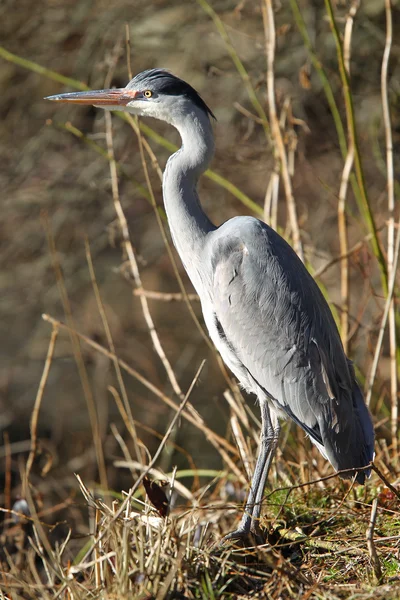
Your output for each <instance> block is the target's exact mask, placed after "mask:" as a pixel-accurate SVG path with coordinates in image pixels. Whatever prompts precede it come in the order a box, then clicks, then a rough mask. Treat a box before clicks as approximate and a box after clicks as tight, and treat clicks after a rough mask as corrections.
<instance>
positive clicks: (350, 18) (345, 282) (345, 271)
mask: <svg viewBox="0 0 400 600" xmlns="http://www.w3.org/2000/svg"><path fill="white" fill-rule="evenodd" d="M358 4H359V0H355V1H354V2H353V4H352V6H351V8H350V11H349V13H348V15H347V19H346V25H345V30H344V41H343V56H344V64H345V69H346V71H347V76H348V78H349V79H350V56H351V36H352V32H353V23H354V17H355V15H356V12H357V8H358ZM348 137H349V140H348V146H347V156H346V160H345V164H344V168H343V173H342V179H341V182H340V189H339V200H338V232H339V244H340V253H341V254H342V256H343V257H344V258H343V260H342V261H341V262H340V288H341V300H342V306H341V313H340V334H341V338H342V342H343V348H344V351H345V352H346V354H347V353H348V342H349V310H350V288H349V259H348V257H347V252H348V239H347V223H346V197H347V190H348V184H349V177H350V173H351V170H352V168H353V163H354V139H353V136H352V135H351V134H350V133H349V136H348Z"/></svg>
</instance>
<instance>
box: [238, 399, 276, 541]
mask: <svg viewBox="0 0 400 600" xmlns="http://www.w3.org/2000/svg"><path fill="white" fill-rule="evenodd" d="M261 416H262V430H261V439H260V454H261V453H262V452H264V453H265V459H264V463H263V466H262V468H261V472H260V473H259V475H258V483H257V488H256V491H255V497H254V499H253V511H252V514H251V523H250V531H252V532H253V533H257V532H258V531H259V530H260V514H261V506H262V500H263V496H264V490H265V485H266V482H267V478H268V473H269V469H270V467H271V463H272V459H273V458H274V456H275V452H276V448H277V445H278V440H279V433H280V431H281V426H280V424H279V420H278V417H277V416H276V414H275V412H272V414H271V412H270V409H269V406H268V404H267V402H263V405H262V408H261ZM263 448H264V449H263ZM257 463H258V459H257ZM257 463H256V468H255V472H254V475H255V474H256V472H257ZM253 481H254V477H253ZM252 487H253V486H252ZM247 504H249V502H248V501H247V503H246V509H247Z"/></svg>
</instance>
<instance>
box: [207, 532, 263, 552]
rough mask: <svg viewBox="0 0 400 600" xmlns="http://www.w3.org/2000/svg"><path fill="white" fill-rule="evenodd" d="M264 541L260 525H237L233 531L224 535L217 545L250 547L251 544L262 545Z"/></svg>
mask: <svg viewBox="0 0 400 600" xmlns="http://www.w3.org/2000/svg"><path fill="white" fill-rule="evenodd" d="M265 541H266V540H265V535H264V533H263V531H262V530H261V528H260V527H251V528H244V527H238V528H237V529H235V531H231V532H230V533H228V534H227V535H225V536H224V537H223V538H222V540H221V541H220V542H219V544H218V545H219V547H221V546H222V547H228V546H232V547H235V546H237V547H239V548H250V547H252V546H262V545H263V544H265Z"/></svg>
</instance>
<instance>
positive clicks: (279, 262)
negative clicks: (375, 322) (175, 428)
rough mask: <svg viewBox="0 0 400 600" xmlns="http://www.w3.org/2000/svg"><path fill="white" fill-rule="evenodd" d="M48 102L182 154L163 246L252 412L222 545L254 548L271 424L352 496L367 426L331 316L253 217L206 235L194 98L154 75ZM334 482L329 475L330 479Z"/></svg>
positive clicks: (176, 81)
mask: <svg viewBox="0 0 400 600" xmlns="http://www.w3.org/2000/svg"><path fill="white" fill-rule="evenodd" d="M48 100H52V101H55V102H68V103H73V104H80V105H93V106H96V107H100V108H103V109H106V110H117V111H126V112H129V113H133V114H135V115H139V116H141V117H154V118H156V119H160V120H161V121H166V122H167V123H169V124H171V125H172V126H174V127H175V128H176V129H177V130H178V132H179V134H180V137H181V141H182V145H181V147H180V149H179V150H178V151H177V152H175V153H174V154H173V155H172V156H170V158H169V159H168V161H167V164H166V167H165V170H164V173H163V184H162V187H163V200H164V206H165V211H166V215H167V219H168V223H169V227H170V230H171V236H172V240H173V243H174V245H175V247H176V249H177V252H178V254H179V256H180V258H181V261H182V263H183V265H184V268H185V269H186V271H187V274H188V276H189V278H190V280H191V282H192V284H193V286H194V288H195V290H196V291H197V294H198V295H199V298H200V301H201V307H202V312H203V316H204V321H205V324H206V326H207V329H208V332H209V335H210V337H211V339H212V341H213V342H214V344H215V346H216V348H217V350H218V351H219V353H220V354H221V356H222V358H223V360H224V362H225V363H226V365H227V366H228V367H229V369H230V370H231V371H232V372H233V374H234V375H235V376H236V377H237V379H238V380H239V382H240V384H241V386H242V388H244V390H246V391H247V392H249V393H251V394H255V396H256V397H257V399H258V403H259V406H260V411H261V433H260V443H259V449H258V454H257V460H256V465H255V469H254V474H253V477H252V481H251V483H250V489H249V493H248V497H247V501H246V504H245V508H244V512H243V516H242V518H241V521H240V523H239V525H238V527H237V528H236V529H235V531H233V532H232V533H231V534H229V535H228V536H227V537H228V538H232V539H237V538H238V539H240V538H241V539H246V538H249V537H252V539H255V540H260V539H261V540H262V539H264V538H263V535H262V528H261V525H260V517H261V506H262V500H263V496H264V490H265V486H266V482H267V477H268V472H269V469H270V465H271V462H272V459H273V456H274V454H275V451H276V448H277V444H278V438H279V432H280V420H281V419H285V418H286V419H287V418H290V419H292V420H293V421H294V422H295V423H296V424H297V425H299V426H300V427H301V428H302V429H303V430H304V431H305V433H306V434H307V435H308V437H309V438H310V440H311V441H312V442H313V443H314V444H315V445H316V446H317V448H318V450H319V451H320V452H321V454H322V455H323V456H324V457H325V458H326V459H327V460H328V461H329V462H330V463H331V465H332V466H333V468H334V469H335V470H336V471H345V473H341V476H342V477H345V478H350V477H354V479H355V480H356V481H357V482H358V483H361V484H363V483H364V482H365V478H366V476H369V475H370V470H369V469H368V465H369V463H370V462H371V461H372V459H373V453H374V429H373V425H372V421H371V416H370V414H369V411H368V409H367V407H366V404H365V402H364V398H363V395H362V392H361V390H360V387H359V385H358V383H357V380H356V377H355V372H354V367H353V364H352V362H351V361H350V360H349V359H348V358H347V357H346V354H345V352H344V349H343V345H342V342H341V338H340V334H339V331H338V329H337V327H336V323H335V320H334V318H333V315H332V313H331V310H330V308H329V306H328V304H327V302H326V300H325V298H324V296H323V295H322V293H321V291H320V289H319V287H318V285H317V284H316V282H315V280H314V279H313V278H312V276H311V275H310V274H309V272H308V271H307V269H306V267H305V266H304V264H303V262H302V261H301V260H300V258H299V257H298V256H297V254H296V253H295V251H294V250H293V249H292V248H291V246H290V245H289V244H288V243H287V242H286V241H285V240H284V239H283V237H281V236H280V235H279V234H278V233H277V232H276V231H275V230H274V229H272V228H271V227H270V226H268V225H267V224H266V223H264V222H263V221H261V220H259V219H257V218H254V217H252V216H236V217H234V218H231V219H229V220H228V221H226V222H224V223H223V224H222V225H219V226H216V225H214V224H213V223H212V222H211V220H210V219H209V217H208V216H207V214H206V213H205V212H204V210H203V208H202V206H201V203H200V200H199V196H198V193H197V184H198V180H199V177H200V176H201V174H202V173H203V172H204V171H205V170H206V169H207V167H208V165H209V163H210V161H211V159H212V157H213V153H214V136H213V129H212V120H213V119H214V118H215V117H214V115H213V113H212V111H211V110H210V108H209V107H208V106H207V104H206V103H205V101H204V100H203V99H202V97H201V96H200V95H199V94H198V93H197V91H196V90H195V89H194V88H193V87H192V86H191V85H190V84H188V83H186V82H185V81H183V80H182V79H180V78H178V77H176V76H175V75H173V74H172V73H170V72H169V71H168V70H165V69H150V70H146V71H143V72H141V73H139V74H138V75H136V76H135V77H134V78H133V79H132V80H131V81H130V82H129V83H128V85H127V86H126V87H125V88H119V89H103V90H95V91H87V92H70V93H66V94H58V95H55V96H49V97H48ZM339 474H340V473H339Z"/></svg>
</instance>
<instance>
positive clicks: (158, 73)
mask: <svg viewBox="0 0 400 600" xmlns="http://www.w3.org/2000/svg"><path fill="white" fill-rule="evenodd" d="M46 99H47V100H52V101H55V102H68V103H72V104H86V105H92V106H98V107H100V108H104V109H106V110H122V111H127V112H130V113H133V114H136V115H140V116H146V117H155V118H156V119H161V120H162V121H167V122H169V123H172V124H174V123H175V122H176V120H177V119H179V118H182V116H184V115H186V114H188V113H190V112H191V111H192V110H193V107H196V108H197V109H200V110H202V111H203V112H204V113H205V114H206V115H208V116H212V117H214V115H213V114H212V112H211V110H210V109H209V108H208V106H207V105H206V103H205V102H204V100H202V98H201V97H200V96H199V94H198V93H197V92H196V90H195V89H193V88H192V86H190V85H189V84H188V83H186V82H185V81H182V79H179V78H178V77H175V75H172V74H171V73H170V72H169V71H166V70H164V69H150V70H148V71H143V72H142V73H139V74H138V75H135V77H134V78H133V79H132V80H131V81H130V82H129V83H128V85H127V86H126V87H125V88H119V89H109V90H94V91H89V92H70V93H68V94H57V95H55V96H48V98H46Z"/></svg>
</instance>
